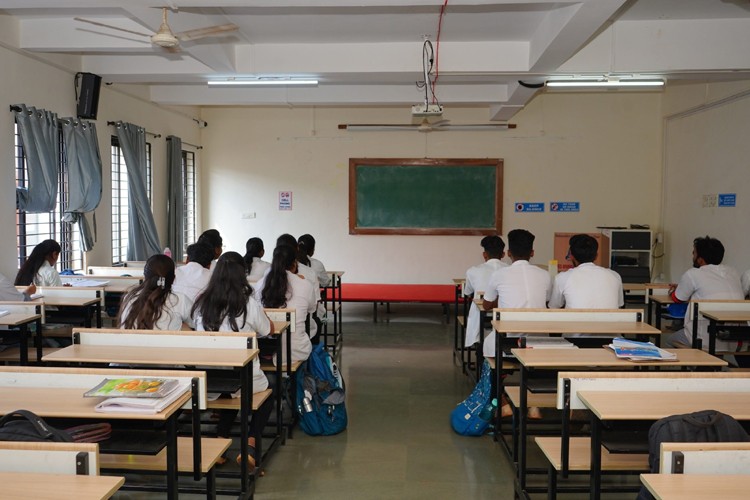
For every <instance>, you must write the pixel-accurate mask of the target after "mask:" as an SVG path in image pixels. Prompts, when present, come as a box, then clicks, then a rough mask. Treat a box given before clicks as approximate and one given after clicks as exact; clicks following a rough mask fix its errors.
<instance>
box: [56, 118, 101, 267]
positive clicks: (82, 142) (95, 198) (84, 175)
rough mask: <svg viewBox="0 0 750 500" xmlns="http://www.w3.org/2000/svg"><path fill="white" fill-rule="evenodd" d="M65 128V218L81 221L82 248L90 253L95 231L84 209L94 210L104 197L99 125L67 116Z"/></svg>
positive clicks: (64, 122)
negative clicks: (66, 180)
mask: <svg viewBox="0 0 750 500" xmlns="http://www.w3.org/2000/svg"><path fill="white" fill-rule="evenodd" d="M62 131H63V140H64V143H65V154H66V157H67V160H68V207H67V210H66V212H65V216H64V217H63V221H65V222H69V223H77V224H78V231H79V232H80V235H81V250H83V251H84V252H88V251H89V250H91V249H92V248H93V247H94V241H95V234H94V233H92V231H91V228H90V226H89V223H88V220H87V219H86V215H85V213H84V212H91V211H93V210H94V209H95V208H96V207H98V206H99V202H100V201H101V199H102V160H101V156H100V155H99V142H98V140H97V135H96V126H95V125H94V123H92V122H87V121H77V120H75V119H74V118H67V119H65V120H63V121H62ZM95 231H96V219H94V232H95Z"/></svg>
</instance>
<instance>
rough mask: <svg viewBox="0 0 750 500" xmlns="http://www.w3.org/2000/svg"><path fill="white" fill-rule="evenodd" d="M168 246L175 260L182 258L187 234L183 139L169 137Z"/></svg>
mask: <svg viewBox="0 0 750 500" xmlns="http://www.w3.org/2000/svg"><path fill="white" fill-rule="evenodd" d="M167 168H168V169H169V174H168V189H169V192H168V194H167V200H168V205H167V246H168V247H169V249H170V250H171V251H172V255H173V256H174V258H175V260H182V255H183V252H184V249H183V247H182V245H183V235H184V234H185V190H184V186H183V179H182V139H180V138H179V137H175V136H173V135H170V136H168V137H167Z"/></svg>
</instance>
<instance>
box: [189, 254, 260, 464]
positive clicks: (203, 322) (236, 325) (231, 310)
mask: <svg viewBox="0 0 750 500" xmlns="http://www.w3.org/2000/svg"><path fill="white" fill-rule="evenodd" d="M188 248H189V247H188ZM192 317H193V320H194V322H195V329H196V330H205V331H211V332H255V334H256V335H257V336H258V337H265V336H267V335H270V334H272V333H273V323H272V322H271V321H270V320H269V319H268V316H267V315H266V313H265V312H263V308H262V307H261V305H260V304H259V303H258V302H257V301H256V300H255V299H254V298H253V289H252V288H251V287H250V285H249V284H248V283H247V279H246V278H245V261H244V260H243V258H242V256H241V255H240V254H238V253H237V252H226V253H224V254H223V255H222V256H221V257H219V260H218V261H217V262H216V268H215V269H214V272H213V273H212V274H211V280H210V281H209V283H208V286H207V287H206V289H205V291H204V292H203V293H202V294H201V295H200V296H199V297H198V300H197V301H196V302H195V304H194V305H193V308H192ZM267 388H268V379H267V378H266V376H265V375H264V374H263V372H262V371H261V369H260V365H259V363H253V391H255V392H262V391H265V390H266V389H267ZM273 401H274V399H273V398H267V399H266V401H265V402H264V403H263V404H262V405H261V407H260V408H258V409H257V410H256V411H255V412H253V416H252V420H251V421H250V429H249V433H250V436H255V435H256V433H258V432H261V431H262V430H263V427H264V426H265V425H266V422H267V421H268V417H269V416H270V414H271V410H272V409H273ZM235 418H237V410H222V411H221V412H220V413H219V424H218V431H217V434H218V436H219V437H225V438H227V437H229V431H230V429H231V427H232V423H233V422H234V419H235ZM248 444H249V445H250V447H251V448H252V450H251V454H250V456H248V460H249V461H250V467H251V468H252V467H254V466H255V458H254V456H253V455H255V437H250V438H249V440H248ZM240 458H241V457H237V462H239V461H240Z"/></svg>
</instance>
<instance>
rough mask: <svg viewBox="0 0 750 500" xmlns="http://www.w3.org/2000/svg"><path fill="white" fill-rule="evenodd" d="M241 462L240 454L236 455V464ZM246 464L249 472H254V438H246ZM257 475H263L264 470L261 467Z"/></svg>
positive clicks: (264, 473)
mask: <svg viewBox="0 0 750 500" xmlns="http://www.w3.org/2000/svg"><path fill="white" fill-rule="evenodd" d="M241 462H242V455H237V465H240V463H241ZM247 466H248V472H249V473H250V474H254V473H255V438H248V440H247ZM258 475H259V476H265V475H266V472H265V471H264V470H262V469H261V471H260V472H259V473H258Z"/></svg>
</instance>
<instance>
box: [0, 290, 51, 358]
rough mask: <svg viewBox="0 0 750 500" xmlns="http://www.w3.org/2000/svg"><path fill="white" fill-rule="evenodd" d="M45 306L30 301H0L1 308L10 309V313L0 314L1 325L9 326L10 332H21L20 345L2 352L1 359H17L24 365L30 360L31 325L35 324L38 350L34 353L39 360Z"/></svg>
mask: <svg viewBox="0 0 750 500" xmlns="http://www.w3.org/2000/svg"><path fill="white" fill-rule="evenodd" d="M42 309H43V307H42V305H41V304H37V303H34V302H29V301H24V302H21V301H2V302H0V310H3V311H8V314H6V315H4V316H0V325H2V327H4V328H7V329H8V330H7V331H9V332H17V333H19V334H20V340H19V344H20V345H19V347H17V348H13V347H11V348H8V349H6V350H4V351H2V352H0V361H11V362H12V361H15V362H18V363H20V364H22V365H25V364H28V362H29V342H28V340H29V337H30V333H31V330H30V326H31V325H32V324H34V325H35V327H34V330H35V333H36V335H35V336H34V346H35V347H36V352H35V353H34V356H33V357H34V360H35V361H39V358H41V350H42V344H41V342H42V339H41V336H40V334H39V333H40V332H41V330H42V318H43V311H42Z"/></svg>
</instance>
